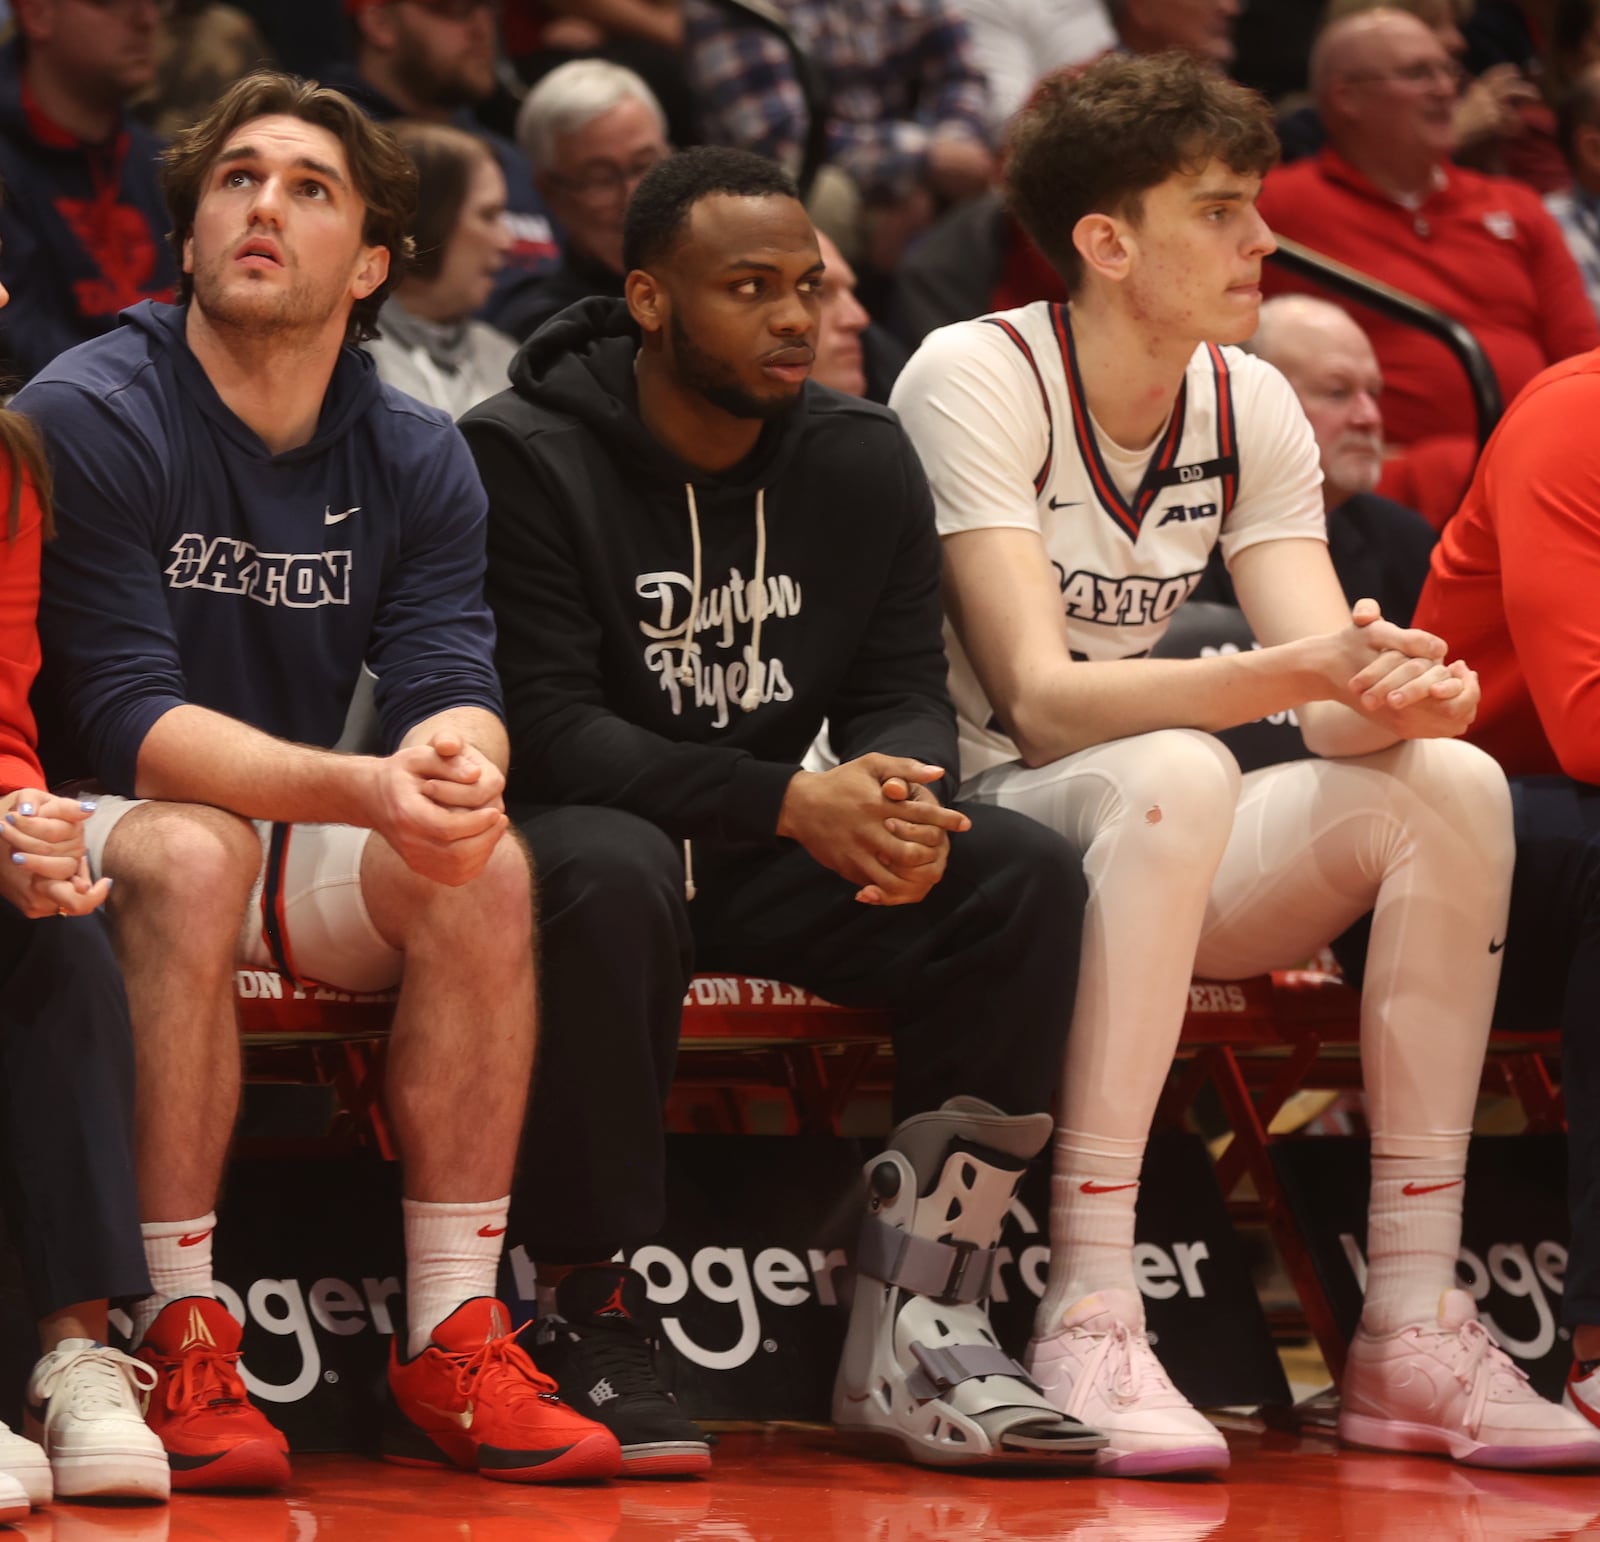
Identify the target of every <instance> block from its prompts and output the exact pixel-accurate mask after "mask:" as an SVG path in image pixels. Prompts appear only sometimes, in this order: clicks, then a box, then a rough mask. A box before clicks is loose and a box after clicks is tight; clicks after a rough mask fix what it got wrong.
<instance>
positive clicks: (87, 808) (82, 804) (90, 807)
mask: <svg viewBox="0 0 1600 1542" xmlns="http://www.w3.org/2000/svg"><path fill="white" fill-rule="evenodd" d="M78 807H79V808H81V809H82V810H83V811H84V813H85V814H92V813H94V811H95V810H96V809H97V808H99V807H100V805H99V804H98V803H96V802H95V801H94V799H93V798H84V799H81V800H80V801H79V803H78Z"/></svg>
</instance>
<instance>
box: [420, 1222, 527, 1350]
mask: <svg viewBox="0 0 1600 1542" xmlns="http://www.w3.org/2000/svg"><path fill="white" fill-rule="evenodd" d="M400 1209H401V1213H402V1215H403V1216H404V1218H405V1232H406V1326H407V1335H406V1358H407V1359H415V1358H416V1356H418V1355H419V1354H421V1353H422V1351H423V1350H424V1349H426V1348H427V1347H428V1340H429V1339H430V1338H431V1337H432V1335H433V1330H434V1329H435V1328H437V1327H438V1326H439V1324H440V1323H442V1322H443V1321H444V1320H445V1318H447V1317H448V1316H449V1315H450V1314H451V1313H452V1312H453V1311H455V1309H456V1308H457V1307H458V1306H460V1305H461V1304H462V1302H464V1301H471V1300H473V1299H474V1298H475V1297H477V1296H492V1295H494V1294H495V1283H496V1280H495V1277H496V1275H497V1274H498V1272H499V1269H500V1251H501V1248H502V1246H503V1245H504V1242H505V1234H506V1217H507V1216H508V1215H509V1213H510V1211H511V1196H510V1195H509V1194H507V1195H506V1196H505V1198H503V1199H488V1200H483V1201H481V1202H475V1203H471V1204H456V1203H454V1202H450V1203H435V1202H433V1201H431V1200H424V1199H402V1200H401V1201H400Z"/></svg>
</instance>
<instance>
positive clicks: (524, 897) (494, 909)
mask: <svg viewBox="0 0 1600 1542" xmlns="http://www.w3.org/2000/svg"><path fill="white" fill-rule="evenodd" d="M380 840H381V838H380V837H378V836H373V837H372V842H379V841H380ZM374 885H376V886H377V892H374ZM362 886H363V889H364V891H365V893H366V901H367V908H368V910H369V911H370V912H371V914H372V917H373V920H374V922H375V923H376V924H377V926H378V929H379V931H380V932H382V933H383V934H384V935H385V936H386V937H388V938H389V940H390V941H391V943H393V944H394V945H395V946H397V947H400V948H401V949H403V950H404V951H405V952H408V953H409V952H412V951H414V950H415V949H416V948H417V947H418V946H419V945H421V944H423V943H424V942H425V941H426V940H435V941H439V942H441V943H442V944H445V945H448V946H451V947H457V946H459V944H458V943H456V942H455V941H452V940H451V939H456V938H474V939H481V938H493V939H495V940H496V941H497V942H503V943H504V944H505V945H506V946H508V947H512V948H517V949H526V948H528V947H530V946H531V944H532V937H533V911H534V898H533V894H534V882H533V864H532V861H531V860H530V858H529V856H528V849H527V847H526V846H525V845H523V843H522V841H521V839H520V838H519V837H518V836H516V835H515V834H514V833H511V832H508V833H507V834H505V835H503V836H502V837H501V838H500V839H499V840H498V841H496V842H495V846H494V849H493V850H492V851H491V852H490V853H489V858H488V861H487V862H485V863H484V866H483V869H482V871H481V872H479V873H478V874H477V876H476V877H474V878H471V879H469V880H468V881H467V882H466V883H464V884H461V885H459V886H453V885H450V884H443V883H439V882H437V881H436V880H434V879H432V878H428V877H425V876H424V875H423V874H421V873H417V872H414V871H413V870H412V869H411V868H409V867H407V866H406V865H405V863H404V862H403V861H402V860H401V859H400V857H399V855H398V854H397V853H395V852H394V851H393V848H391V847H388V846H387V845H380V846H378V847H377V848H376V849H374V848H373V846H372V845H371V844H370V843H369V848H368V856H367V859H366V860H364V862H363V865H362Z"/></svg>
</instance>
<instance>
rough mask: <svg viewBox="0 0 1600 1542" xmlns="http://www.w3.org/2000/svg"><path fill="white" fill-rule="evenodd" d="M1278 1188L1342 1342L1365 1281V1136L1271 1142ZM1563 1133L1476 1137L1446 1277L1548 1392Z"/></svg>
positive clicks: (1357, 1312) (1564, 1361)
mask: <svg viewBox="0 0 1600 1542" xmlns="http://www.w3.org/2000/svg"><path fill="white" fill-rule="evenodd" d="M1272 1161H1273V1166H1274V1167H1275V1168H1276V1169H1277V1173H1278V1177H1279V1180H1280V1181H1281V1182H1282V1184H1283V1188H1284V1193H1285V1195H1286V1197H1287V1198H1288V1200H1289V1204H1290V1207H1291V1208H1292V1210H1293V1211H1294V1217H1295V1221H1296V1223H1297V1225H1298V1226H1299V1229H1300V1234H1301V1236H1302V1237H1304V1238H1305V1241H1306V1245H1307V1247H1308V1248H1309V1249H1310V1251H1311V1257H1312V1262H1313V1264H1314V1265H1315V1267H1316V1270H1317V1276H1318V1278H1319V1279H1320V1280H1321V1281H1322V1288H1323V1289H1324V1290H1325V1291H1326V1292H1327V1295H1328V1301H1329V1304H1330V1305H1331V1306H1332V1307H1333V1311H1334V1315H1335V1317H1336V1318H1337V1319H1338V1323H1339V1326H1340V1328H1341V1329H1342V1330H1343V1332H1344V1334H1345V1336H1346V1338H1348V1337H1349V1336H1350V1335H1351V1334H1352V1333H1354V1332H1355V1327H1356V1323H1357V1322H1358V1321H1359V1319H1360V1316H1361V1290H1362V1287H1363V1285H1364V1284H1365V1282H1366V1277H1367V1262H1366V1238H1367V1185H1368V1181H1369V1178H1370V1173H1371V1167H1370V1165H1369V1162H1368V1155H1367V1142H1366V1141H1365V1140H1358V1139H1355V1138H1353V1137H1351V1138H1346V1137H1339V1136H1333V1137H1318V1138H1316V1139H1307V1140H1291V1141H1279V1142H1278V1143H1277V1144H1276V1145H1275V1146H1273V1148H1272ZM1566 1183H1567V1163H1566V1141H1565V1139H1564V1138H1563V1137H1562V1136H1559V1135H1480V1136H1478V1137H1476V1138H1475V1139H1474V1140H1473V1142H1472V1147H1471V1152H1470V1155H1469V1156H1468V1158H1467V1192H1466V1208H1465V1213H1464V1215H1463V1217H1462V1227H1461V1256H1460V1258H1459V1259H1458V1260H1457V1262H1456V1276H1457V1278H1458V1279H1459V1281H1460V1283H1461V1285H1462V1288H1463V1289H1465V1290H1469V1291H1471V1293H1472V1295H1473V1296H1474V1297H1475V1298H1476V1299H1477V1302H1478V1310H1479V1312H1480V1313H1481V1314H1482V1316H1483V1320H1484V1323H1485V1324H1486V1326H1487V1327H1488V1329H1489V1331H1490V1332H1491V1333H1492V1334H1493V1335H1494V1337H1495V1338H1496V1340H1498V1342H1499V1344H1500V1346H1501V1348H1502V1349H1504V1350H1505V1351H1506V1353H1507V1354H1509V1355H1510V1356H1511V1358H1512V1359H1513V1360H1515V1361H1516V1362H1517V1364H1518V1365H1520V1366H1521V1367H1522V1369H1523V1370H1524V1371H1526V1372H1527V1373H1528V1379H1529V1380H1530V1381H1531V1382H1532V1383H1533V1385H1534V1386H1535V1387H1537V1388H1538V1390H1539V1391H1540V1392H1542V1393H1543V1394H1544V1396H1546V1397H1548V1398H1559V1397H1560V1396H1561V1390H1562V1384H1563V1382H1564V1381H1565V1379H1566V1374H1567V1367H1568V1366H1569V1365H1570V1364H1571V1362H1572V1352H1571V1348H1570V1346H1569V1338H1568V1333H1567V1330H1566V1329H1565V1328H1563V1327H1561V1326H1560V1321H1561V1293H1562V1283H1563V1278H1564V1276H1565V1273H1566V1267H1567V1246H1566V1244H1567V1210H1566Z"/></svg>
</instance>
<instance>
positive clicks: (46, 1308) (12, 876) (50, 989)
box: [0, 287, 170, 1520]
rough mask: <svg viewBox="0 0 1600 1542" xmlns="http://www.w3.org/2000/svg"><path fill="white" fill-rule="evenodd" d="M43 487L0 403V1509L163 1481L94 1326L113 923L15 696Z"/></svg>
mask: <svg viewBox="0 0 1600 1542" xmlns="http://www.w3.org/2000/svg"><path fill="white" fill-rule="evenodd" d="M5 299H6V295H5V290H4V288H3V287H0V305H4V303H5ZM48 487H49V473H48V469H47V467H46V465H45V460H44V453H43V449H42V447H41V446H40V444H39V441H38V439H37V438H36V436H35V435H34V432H33V430H32V428H31V426H30V425H29V424H28V423H27V422H26V420H25V419H23V418H21V417H18V416H17V415H16V414H15V413H11V412H6V411H0V838H3V840H4V843H5V844H4V845H0V897H3V898H4V899H5V901H6V903H5V904H4V905H0V1205H3V1208H4V1211H5V1215H6V1221H7V1224H8V1229H9V1230H10V1233H11V1235H12V1237H13V1238H14V1239H15V1241H16V1243H17V1245H18V1251H19V1253H20V1255H21V1261H22V1267H23V1274H24V1278H25V1280H26V1282H27V1287H28V1295H29V1299H30V1301H31V1302H32V1305H33V1309H34V1311H35V1312H36V1313H37V1314H38V1316H39V1338H40V1343H41V1346H42V1348H43V1349H44V1351H45V1353H44V1357H43V1358H42V1359H41V1360H40V1361H39V1363H38V1365H37V1366H36V1367H35V1369H34V1372H33V1375H32V1377H31V1378H30V1379H29V1383H28V1402H29V1404H30V1405H31V1407H32V1408H33V1411H34V1414H35V1416H36V1417H37V1419H38V1421H39V1424H40V1439H41V1444H35V1443H34V1442H33V1441H31V1440H24V1439H23V1438H22V1437H21V1436H19V1435H15V1434H13V1433H12V1432H11V1431H10V1430H8V1429H6V1427H5V1426H4V1425H0V1519H4V1520H12V1519H15V1518H17V1516H18V1515H25V1514H26V1513H27V1510H28V1508H29V1506H30V1504H34V1505H37V1504H43V1503H45V1502H46V1501H47V1500H49V1499H50V1498H51V1497H52V1490H53V1492H54V1494H55V1496H58V1497H68V1496H71V1497H89V1496H95V1497H102V1498H103V1497H110V1496H120V1497H124V1498H139V1499H165V1498H166V1497H167V1493H168V1488H169V1481H170V1477H169V1471H168V1466H167V1457H166V1452H165V1451H164V1450H163V1449H162V1446H161V1442H160V1440H159V1439H158V1438H157V1437H156V1436H155V1435H154V1433H153V1432H152V1431H151V1430H150V1429H149V1428H148V1427H147V1426H146V1424H145V1422H144V1417H143V1413H142V1411H141V1409H140V1406H139V1398H140V1395H141V1394H142V1393H143V1392H144V1391H145V1389H146V1388H147V1386H148V1384H149V1381H150V1379H151V1378H150V1375H149V1373H148V1372H147V1371H146V1370H145V1368H144V1367H143V1366H140V1365H138V1364H137V1363H136V1362H135V1361H134V1360H132V1359H130V1358H129V1357H128V1356H127V1355H125V1354H123V1353H122V1352H121V1351H120V1350H117V1349H112V1348H109V1347H107V1342H106V1341H107V1339H108V1338H109V1336H110V1335H109V1332H108V1298H121V1297H133V1296H138V1295H140V1294H141V1293H143V1292H144V1291H147V1290H148V1289H149V1276H148V1274H147V1273H146V1270H145V1263H144V1249H143V1246H142V1244H141V1242H140V1237H139V1223H138V1200H137V1195H136V1193H135V1190H134V1182H133V1075H134V1070H133V1040H132V1031H131V1029H130V1026H129V1022H128V1011H127V1003H126V1001H125V999H124V996H123V991H122V980H121V977H120V975H119V973H118V970H117V963H116V959H115V957H114V955H113V954H112V951H111V942H110V938H109V936H108V934H107V932H106V931H105V929H104V928H103V927H102V925H101V924H100V921H99V920H98V918H91V916H90V913H91V912H92V911H94V910H96V909H97V908H98V907H99V906H100V905H101V904H102V903H103V902H104V900H105V898H106V896H107V894H108V893H109V892H110V887H111V886H110V883H109V882H108V881H106V880H101V882H99V883H91V881H90V879H89V870H88V865H87V862H86V860H85V856H84V841H83V829H84V824H85V822H86V821H87V819H88V817H89V815H90V814H91V813H92V812H93V811H94V804H93V803H91V802H85V801H81V800H80V799H78V798H75V797H53V796H51V795H50V793H49V792H48V791H46V789H45V779H44V772H43V771H42V770H41V768H40V765H39V757H38V753H37V749H36V741H35V732H34V720H33V714H32V712H31V711H30V710H29V707H28V692H29V689H30V688H31V686H32V684H33V680H34V676H35V675H36V674H37V672H38V668H39V638H38V633H37V631H36V630H35V617H36V614H37V610H38V603H39V554H40V548H41V546H42V544H43V541H44V539H45V537H46V536H47V535H48V533H49V526H50V514H49V496H48Z"/></svg>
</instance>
